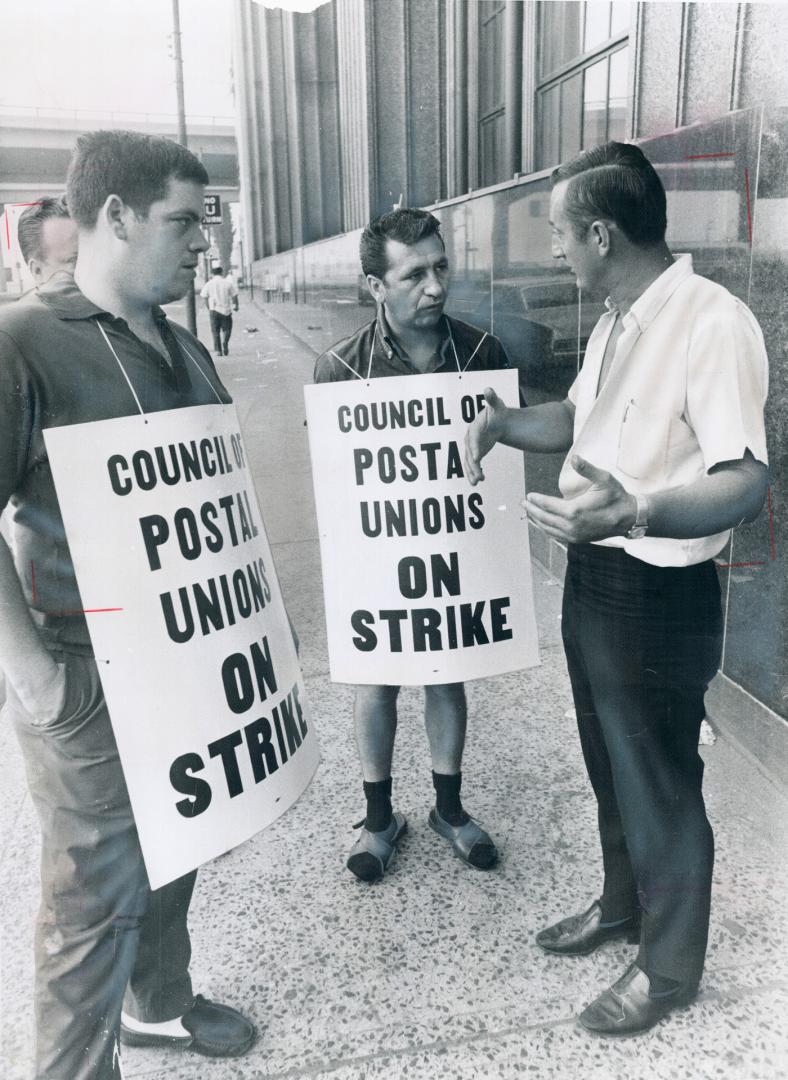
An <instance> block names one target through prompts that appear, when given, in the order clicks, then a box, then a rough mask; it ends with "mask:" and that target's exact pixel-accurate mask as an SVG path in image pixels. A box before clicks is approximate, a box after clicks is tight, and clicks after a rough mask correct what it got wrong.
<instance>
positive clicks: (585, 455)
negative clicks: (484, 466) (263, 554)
mask: <svg viewBox="0 0 788 1080" xmlns="http://www.w3.org/2000/svg"><path fill="white" fill-rule="evenodd" d="M552 182H553V191H552V197H551V200H550V220H551V225H552V229H553V243H554V249H553V250H554V255H555V256H556V257H559V258H563V259H565V260H566V261H567V263H568V264H569V266H570V267H571V269H572V270H573V271H574V273H575V275H576V277H577V281H578V284H579V285H580V287H581V288H582V289H583V291H584V293H585V292H586V290H588V291H590V292H597V293H598V294H599V295H600V296H602V297H604V296H605V295H607V297H608V299H607V307H608V311H607V314H605V315H603V316H602V318H601V319H600V321H599V322H598V323H597V326H596V327H595V329H594V331H593V333H592V335H591V337H590V338H589V341H588V348H587V351H586V357H585V361H584V363H583V367H582V370H581V371H580V373H579V375H578V376H577V378H576V380H575V382H574V383H573V385H572V387H571V388H570V390H569V395H568V397H567V398H566V400H565V401H560V402H559V401H556V402H549V403H546V404H543V405H537V406H535V407H534V408H530V409H527V410H525V411H522V410H517V409H507V408H506V407H505V406H504V405H503V403H502V402H501V401H500V400H499V399H498V398H497V396H496V395H495V394H494V393H492V391H487V392H486V393H485V396H486V398H487V408H485V409H483V410H482V411H481V413H480V414H479V416H478V417H477V419H476V420H475V421H474V423H473V424H472V425H471V427H470V429H469V431H468V437H467V459H466V469H467V472H468V475H469V478H470V479H471V480H472V482H476V481H478V480H480V479H481V478H482V470H481V467H480V461H481V459H482V457H483V456H484V455H485V454H486V453H487V452H488V451H489V450H490V449H491V448H492V447H493V446H494V445H495V443H496V442H501V443H504V444H505V445H507V446H513V447H516V448H518V449H521V450H530V451H543V452H557V451H569V453H568V454H567V457H566V460H565V462H564V466H563V469H562V471H561V476H560V480H559V486H560V489H561V492H562V495H563V498H560V499H559V498H553V497H551V496H547V495H538V494H531V495H529V496H528V499H527V503H526V505H527V507H528V513H529V517H531V518H532V519H533V520H534V521H535V522H537V523H538V524H539V525H540V526H541V527H542V528H543V529H544V530H545V531H546V532H547V533H548V534H549V535H550V536H554V537H556V538H557V539H559V540H562V541H564V542H565V543H567V544H568V568H567V573H566V582H565V587H564V608H563V617H562V623H561V626H562V633H563V638H564V648H565V651H566V658H567V666H568V668H569V677H570V680H571V683H572V692H573V696H574V700H575V707H576V712H577V724H578V729H579V733H580V743H581V746H582V750H583V755H584V757H585V763H586V767H587V770H588V775H589V778H590V781H591V784H592V787H593V789H594V793H595V795H596V799H597V803H598V822H599V835H600V840H601V847H602V864H603V870H604V876H603V887H602V893H601V896H600V897H599V899H598V900H595V901H594V902H593V903H592V904H591V905H590V906H589V907H587V908H586V909H585V910H583V911H582V912H580V913H578V914H572V915H569V916H568V917H566V918H563V919H561V920H560V921H558V922H557V923H556V924H555V925H553V926H550V927H548V928H546V929H544V930H542V931H541V932H540V933H539V934H538V935H537V937H536V941H537V944H539V945H540V946H541V947H542V948H543V949H545V950H546V951H548V952H550V953H552V954H554V955H555V956H572V955H581V954H583V955H584V954H586V953H590V952H592V951H593V950H594V949H596V948H597V947H598V946H599V945H601V944H602V943H603V942H605V941H608V940H610V939H611V938H627V939H629V940H630V941H633V942H635V941H637V942H639V946H640V947H639V951H638V954H637V958H636V960H635V962H634V963H633V964H632V965H631V966H630V967H629V968H628V969H627V971H626V972H625V973H624V975H623V976H622V977H621V978H620V979H619V980H618V981H617V982H616V983H615V984H614V985H613V986H612V987H610V989H608V990H605V991H604V992H603V993H602V994H601V995H600V996H599V997H598V998H597V999H596V1000H595V1001H593V1002H592V1003H591V1004H590V1005H589V1006H588V1007H587V1008H586V1009H585V1010H584V1011H583V1012H582V1013H581V1015H580V1021H581V1023H582V1024H583V1025H584V1026H585V1027H586V1028H587V1029H589V1030H590V1031H593V1032H595V1033H598V1034H600V1035H631V1034H634V1033H635V1032H638V1031H644V1030H646V1029H647V1028H650V1027H652V1026H653V1025H654V1024H655V1023H657V1021H659V1020H660V1019H661V1018H662V1017H664V1016H665V1015H666V1014H667V1013H669V1012H670V1011H671V1010H672V1009H674V1008H677V1007H679V1006H682V1005H686V1004H687V1003H688V1002H690V1001H691V1000H692V998H693V997H694V996H695V994H696V992H697V989H698V984H699V982H700V978H701V974H702V972H703V963H704V958H705V953H706V944H707V941H708V930H709V905H710V896H711V875H712V866H713V862H714V840H713V836H712V831H711V826H710V825H709V822H708V819H707V817H706V811H705V808H704V803H703V793H702V779H703V761H702V759H701V757H700V755H699V754H698V733H699V729H700V725H701V721H702V720H703V716H704V705H703V698H704V693H705V691H706V687H707V685H708V683H709V681H710V679H711V678H712V676H713V675H714V674H715V672H716V671H717V668H718V666H719V661H720V652H721V643H722V613H721V607H720V587H719V583H718V581H717V573H716V569H715V565H714V562H713V559H714V556H715V555H717V554H718V552H720V551H721V550H722V549H723V547H724V546H725V544H726V542H727V540H728V536H729V530H730V529H731V528H732V527H734V526H736V525H739V524H741V523H742V522H743V521H750V520H752V519H753V518H754V517H755V516H756V515H757V513H758V512H759V510H760V508H761V506H762V505H763V501H764V498H765V494H766V483H767V468H766V465H767V456H766V438H765V433H764V423H763V405H764V401H765V398H766V386H767V363H766V353H765V350H764V345H763V336H762V334H761V331H760V328H759V326H758V324H757V322H756V321H755V319H754V317H753V315H752V313H751V312H750V311H749V310H748V308H747V307H746V306H745V305H744V304H743V303H742V302H741V301H740V300H738V299H737V298H736V297H734V296H732V295H731V294H730V293H729V292H728V291H727V290H726V289H724V288H722V287H721V286H720V285H717V284H714V283H713V282H711V281H707V280H706V279H705V278H702V277H700V276H698V275H697V274H695V273H694V272H693V269H692V258H691V257H690V256H689V255H682V256H680V257H679V258H677V259H674V258H673V256H672V255H671V253H670V251H669V249H668V247H667V245H666V243H665V231H666V199H665V192H664V189H663V187H662V183H661V181H660V179H659V176H658V175H657V173H656V171H655V170H654V168H653V167H652V166H651V164H650V163H649V161H648V160H647V159H646V157H645V155H644V154H643V152H642V151H641V150H640V149H639V148H638V147H636V146H629V145H626V144H623V143H615V142H611V143H607V144H606V145H604V146H600V147H597V148H595V149H592V150H586V151H584V152H583V153H582V154H580V155H579V156H578V157H577V158H575V159H574V160H573V161H570V162H569V163H568V164H566V165H563V166H561V167H560V168H558V169H556V170H555V172H554V173H553V176H552Z"/></svg>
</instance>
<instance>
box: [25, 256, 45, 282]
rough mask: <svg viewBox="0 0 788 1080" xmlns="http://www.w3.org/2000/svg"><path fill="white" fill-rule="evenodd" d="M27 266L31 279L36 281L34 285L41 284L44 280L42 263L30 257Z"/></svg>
mask: <svg viewBox="0 0 788 1080" xmlns="http://www.w3.org/2000/svg"><path fill="white" fill-rule="evenodd" d="M27 268H28V270H29V271H30V274H31V276H32V278H33V281H34V282H35V283H36V285H41V284H43V281H44V266H43V263H41V262H39V261H38V259H31V260H30V262H29V263H28V264H27Z"/></svg>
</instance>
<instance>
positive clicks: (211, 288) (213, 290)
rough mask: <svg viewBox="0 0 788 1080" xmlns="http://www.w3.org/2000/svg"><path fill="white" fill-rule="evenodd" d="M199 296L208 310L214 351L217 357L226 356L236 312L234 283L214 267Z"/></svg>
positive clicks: (236, 292) (236, 300)
mask: <svg viewBox="0 0 788 1080" xmlns="http://www.w3.org/2000/svg"><path fill="white" fill-rule="evenodd" d="M200 296H201V297H202V299H203V300H204V301H205V306H206V307H207V308H208V316H209V318H210V320H211V334H212V336H213V348H214V351H215V353H216V355H217V356H227V355H229V352H230V335H231V334H232V332H233V311H237V310H238V289H237V287H236V284H235V281H234V279H233V278H231V277H225V276H224V270H223V269H222V268H221V266H214V268H213V276H212V277H211V279H210V281H206V283H205V284H204V285H203V287H202V290H201V291H200Z"/></svg>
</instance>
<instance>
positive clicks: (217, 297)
mask: <svg viewBox="0 0 788 1080" xmlns="http://www.w3.org/2000/svg"><path fill="white" fill-rule="evenodd" d="M237 295H238V289H237V288H236V286H235V282H234V281H232V280H231V279H230V278H226V277H219V275H218V274H216V276H215V277H212V278H209V279H208V281H206V283H205V284H204V285H203V287H202V291H201V292H200V297H201V298H202V299H203V300H207V301H208V308H209V310H210V311H218V312H219V314H220V315H232V311H233V300H234V298H235V297H236V296H237Z"/></svg>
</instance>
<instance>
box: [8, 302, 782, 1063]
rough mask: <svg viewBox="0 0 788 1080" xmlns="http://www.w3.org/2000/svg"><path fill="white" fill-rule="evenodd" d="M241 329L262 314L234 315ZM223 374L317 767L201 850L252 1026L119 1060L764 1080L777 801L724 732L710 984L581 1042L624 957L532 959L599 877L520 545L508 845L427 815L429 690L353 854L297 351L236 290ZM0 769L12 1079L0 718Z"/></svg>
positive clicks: (14, 940)
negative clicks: (528, 633)
mask: <svg viewBox="0 0 788 1080" xmlns="http://www.w3.org/2000/svg"><path fill="white" fill-rule="evenodd" d="M245 325H256V326H258V327H259V333H258V334H256V335H246V334H244V326H245ZM233 344H234V345H235V349H234V352H233V355H232V356H231V357H230V358H229V359H228V360H226V361H224V362H222V364H221V370H222V374H223V377H224V378H225V380H226V382H227V384H228V386H229V387H230V389H231V390H232V391H233V393H234V395H235V396H236V399H237V401H238V404H239V408H240V412H241V417H242V420H243V423H244V428H245V432H246V438H247V442H248V444H249V449H250V454H251V456H252V458H253V460H255V462H256V475H257V477H258V487H259V492H260V496H261V502H262V504H263V509H264V514H265V519H266V523H267V528H268V531H269V536H270V538H271V541H272V544H273V547H274V553H275V557H276V561H277V567H278V571H279V574H280V578H281V579H282V582H283V587H284V590H285V595H286V598H287V601H288V606H289V607H290V610H291V614H292V617H293V619H294V621H295V623H296V625H297V627H298V630H299V633H300V635H301V641H302V659H303V666H304V671H305V676H306V682H307V688H308V690H309V692H310V697H311V701H312V707H313V712H314V720H315V723H316V725H317V727H318V729H319V734H320V741H321V745H322V751H323V764H322V766H321V768H320V770H319V771H318V774H317V777H316V779H315V781H314V782H313V784H312V786H311V788H310V789H309V791H308V792H307V794H306V795H305V796H304V798H303V799H302V800H301V801H300V803H299V804H298V805H297V806H296V807H294V808H293V809H292V810H291V811H290V812H289V813H288V814H287V815H286V816H285V817H284V818H283V819H282V820H280V821H279V822H277V823H276V824H275V825H274V826H273V827H271V828H270V829H269V830H267V831H266V832H265V833H263V834H261V835H259V836H258V837H256V838H255V839H254V840H252V841H251V842H249V843H247V844H245V845H243V846H242V847H240V848H238V849H237V850H235V851H234V852H232V853H230V854H229V855H227V856H225V857H223V858H221V859H218V860H217V861H216V862H214V863H213V864H212V865H210V866H208V867H206V868H205V869H204V870H203V871H202V872H201V875H200V882H199V884H198V888H197V892H196V895H195V900H194V903H193V906H192V916H191V927H192V932H193V941H194V962H193V972H194V976H195V985H196V987H197V989H199V990H200V992H202V993H205V994H207V995H208V996H211V997H215V998H216V999H218V1000H223V1001H227V1002H228V1003H233V1004H236V1005H238V1006H241V1007H243V1008H245V1009H246V1011H248V1013H249V1014H250V1015H251V1016H252V1017H253V1018H254V1020H255V1022H256V1024H257V1025H258V1027H259V1031H260V1038H259V1041H258V1043H257V1045H256V1046H255V1047H254V1048H253V1049H252V1051H251V1052H250V1053H249V1054H248V1055H247V1056H246V1057H244V1058H241V1059H238V1060H236V1061H224V1062H222V1061H209V1060H206V1059H203V1058H200V1057H197V1056H194V1055H189V1054H179V1053H175V1052H167V1053H161V1052H154V1051H143V1050H136V1051H133V1050H127V1051H126V1052H125V1053H124V1075H125V1077H126V1078H143V1077H144V1078H147V1080H198V1078H199V1080H203V1078H209V1080H235V1078H238V1080H245V1078H255V1077H259V1078H263V1077H265V1078H279V1077H311V1078H315V1080H316V1078H322V1077H330V1078H331V1080H361V1078H369V1080H372V1078H382V1080H383V1078H385V1080H400V1078H403V1080H404V1078H414V1080H435V1078H440V1080H443V1078H447V1080H448V1078H451V1080H466V1078H468V1080H476V1078H487V1077H491V1078H492V1077H496V1078H497V1077H529V1078H535V1080H541V1078H545V1080H547V1078H550V1080H553V1078H555V1080H640V1078H643V1080H645V1078H649V1080H777V1078H781V1077H783V1076H785V1075H787V1074H788V1022H786V1019H785V1017H786V1005H788V963H787V962H786V942H787V941H788V913H787V912H786V905H785V903H784V896H785V893H786V886H788V872H786V868H785V865H784V864H785V859H784V854H785V839H786V835H787V834H788V803H786V800H785V798H784V796H783V795H782V794H781V793H780V792H778V791H777V790H776V789H774V788H772V787H771V786H769V785H768V783H767V782H766V781H764V780H763V779H762V778H761V777H760V776H759V775H758V774H757V773H756V772H755V771H754V770H753V769H752V767H751V766H749V765H747V764H746V763H745V762H743V761H742V760H741V759H740V758H739V757H738V755H737V754H736V753H735V751H734V750H733V749H732V747H731V746H729V745H728V744H726V743H725V742H724V741H723V740H719V741H718V742H717V743H716V744H715V745H714V746H711V747H708V748H706V749H705V750H704V757H705V759H706V762H707V771H706V791H707V797H708V806H709V814H710V817H711V819H712V822H713V824H714V826H715V830H716V837H717V862H716V870H715V892H714V901H713V910H712V927H711V942H710V949H709V956H708V963H707V969H706V974H705V977H704V981H703V988H702V994H701V996H700V998H699V1000H698V1001H697V1002H696V1003H695V1004H693V1005H692V1006H691V1007H690V1008H688V1009H686V1010H684V1011H682V1012H681V1013H676V1014H674V1015H672V1016H671V1017H670V1018H668V1019H667V1020H666V1021H664V1022H663V1023H662V1024H660V1025H659V1026H658V1028H657V1029H656V1030H654V1031H653V1032H652V1033H650V1034H649V1035H646V1036H640V1037H637V1038H634V1039H629V1040H623V1041H598V1040H595V1039H593V1038H592V1037H591V1036H589V1035H587V1034H586V1033H584V1032H583V1031H582V1029H580V1028H578V1026H577V1025H576V1023H575V1021H574V1016H575V1014H576V1013H577V1011H578V1009H579V1008H581V1007H582V1006H583V1005H584V1004H586V1003H587V1002H588V1001H589V1000H591V998H593V997H594V996H595V995H596V993H597V992H598V991H599V990H600V989H601V988H603V987H605V986H607V985H609V983H610V982H611V981H613V980H614V979H615V978H616V977H617V976H618V975H619V974H620V973H621V971H622V970H623V969H624V967H625V966H626V965H627V963H628V962H629V961H630V959H631V958H632V957H633V947H632V946H626V945H621V944H610V945H608V946H605V947H603V948H602V949H600V950H598V951H597V952H596V953H595V954H593V955H592V956H590V957H586V958H575V959H565V960H558V959H555V958H552V959H551V958H549V957H547V956H546V955H545V954H544V953H542V952H541V951H540V950H539V949H538V948H537V947H536V946H535V945H534V944H533V935H534V933H535V932H536V930H537V929H539V928H540V927H541V926H542V925H544V924H545V923H547V922H549V921H552V920H553V919H554V917H557V916H561V915H563V914H566V913H568V912H569V911H572V910H576V909H577V908H578V907H579V906H580V905H584V904H585V903H586V902H587V901H590V899H592V898H593V897H594V896H595V895H596V894H597V892H598V889H599V885H600V868H599V855H598V845H597V840H596V836H595V810H594V804H593V799H592V795H591V791H590V788H589V786H588V783H587V781H586V779H585V775H584V770H583V766H582V761H581V756H580V751H579V747H578V744H577V738H576V734H575V730H574V722H573V720H572V718H571V715H569V710H570V707H571V700H570V694H569V686H568V681H567V678H566V673H565V669H564V664H563V658H562V652H561V647H560V639H559V628H560V623H559V608H560V589H559V588H558V587H557V586H556V585H555V584H554V583H553V582H551V580H550V579H549V578H548V577H547V575H546V574H545V573H544V572H543V571H541V570H540V569H539V567H535V586H536V598H537V604H538V615H539V624H540V640H541V643H542V661H543V662H542V666H541V667H540V668H537V669H535V670H533V671H530V672H528V673H524V674H514V675H508V676H504V677H501V678H498V679H490V680H487V681H484V682H478V683H474V684H471V685H470V686H469V688H468V690H469V703H470V723H469V741H468V750H467V754H466V760H465V768H464V773H465V778H466V779H465V785H464V793H465V796H466V801H467V804H468V806H469V808H470V809H471V811H472V812H473V813H474V815H475V816H477V817H478V818H479V819H480V820H481V821H483V822H484V824H485V825H486V826H487V827H488V828H489V829H490V831H491V832H492V833H493V835H494V836H495V838H496V840H497V841H498V843H499V846H500V848H501V850H502V856H503V857H502V861H501V864H500V866H499V867H498V868H497V869H496V870H495V871H493V872H491V873H488V874H485V873H480V872H478V871H475V870H473V869H471V868H469V867H467V866H465V865H463V864H461V863H460V862H459V861H458V860H457V859H456V858H454V857H453V856H452V854H451V852H450V850H449V848H448V846H447V845H446V843H445V841H443V840H441V839H440V838H439V837H437V836H436V835H435V834H434V833H432V832H431V831H430V830H429V829H428V827H427V823H426V816H427V813H428V810H429V807H430V805H431V794H432V792H431V783H430V773H429V765H428V757H427V749H426V738H425V735H424V732H423V725H422V722H421V707H422V702H421V693H420V692H419V691H416V690H406V691H403V694H402V699H401V709H400V716H401V723H400V731H399V736H398V742H397V755H396V762H395V785H396V786H395V792H396V802H397V805H398V807H399V808H400V809H401V810H403V811H404V812H405V813H406V814H407V815H408V818H409V831H408V834H407V837H406V838H405V840H404V841H403V843H402V845H401V850H400V852H399V854H398V856H397V859H396V860H395V862H394V864H393V866H392V869H391V871H390V872H389V874H388V875H387V876H386V878H385V879H384V880H383V881H382V882H379V883H377V884H375V885H372V886H368V885H363V884H361V883H359V882H357V881H356V880H355V879H354V878H353V877H352V876H351V875H350V874H349V873H348V872H347V871H346V870H345V868H344V858H345V855H346V851H347V849H348V848H349V847H350V845H351V844H352V842H353V840H354V837H355V834H354V833H353V831H352V828H351V826H352V823H353V822H355V821H357V820H358V819H359V818H360V817H362V816H363V801H362V798H361V787H360V782H359V778H358V775H357V765H356V758H355V748H354V744H353V736H352V730H351V723H350V710H351V702H352V690H351V689H350V688H349V687H346V686H339V685H334V684H331V683H330V682H329V681H328V661H327V655H326V646H325V629H324V623H323V615H322V593H321V586H320V565H319V557H318V545H317V531H316V526H315V521H314V511H313V505H312V496H311V489H310V479H309V461H308V453H307V445H306V433H305V430H304V427H303V406H302V400H301V391H300V387H301V385H302V384H303V383H304V382H305V381H307V380H308V379H309V378H310V375H311V366H312V357H311V354H310V353H309V352H308V350H306V349H304V348H303V346H302V345H300V344H298V343H297V342H295V341H294V340H293V339H292V338H290V337H289V336H288V335H287V334H286V333H285V332H284V330H282V329H281V327H280V326H278V325H276V324H274V323H272V322H271V321H270V320H269V319H268V318H267V317H266V316H265V315H264V314H263V313H260V312H255V311H254V310H253V309H250V308H248V307H245V308H244V309H242V312H241V315H240V317H239V318H238V319H237V330H236V337H235V340H234V342H233ZM0 753H1V754H2V759H1V760H2V762H3V764H2V784H0V826H2V838H3V844H2V882H3V884H2V887H1V888H2V897H3V910H4V918H3V926H2V962H3V985H2V1018H3V1055H4V1063H3V1066H2V1077H3V1078H4V1080H23V1078H24V1077H26V1076H28V1075H29V1058H30V1041H31V1024H30V1012H31V1004H30V982H31V940H32V920H33V914H34V907H35V903H36V858H37V853H36V846H37V832H36V827H35V823H34V821H33V817H32V814H31V809H30V805H29V801H28V800H27V798H26V795H25V791H24V779H23V776H22V773H21V768H20V764H19V760H18V756H17V754H16V749H15V746H14V744H13V737H12V736H11V734H10V733H9V732H8V731H7V730H0Z"/></svg>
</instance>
